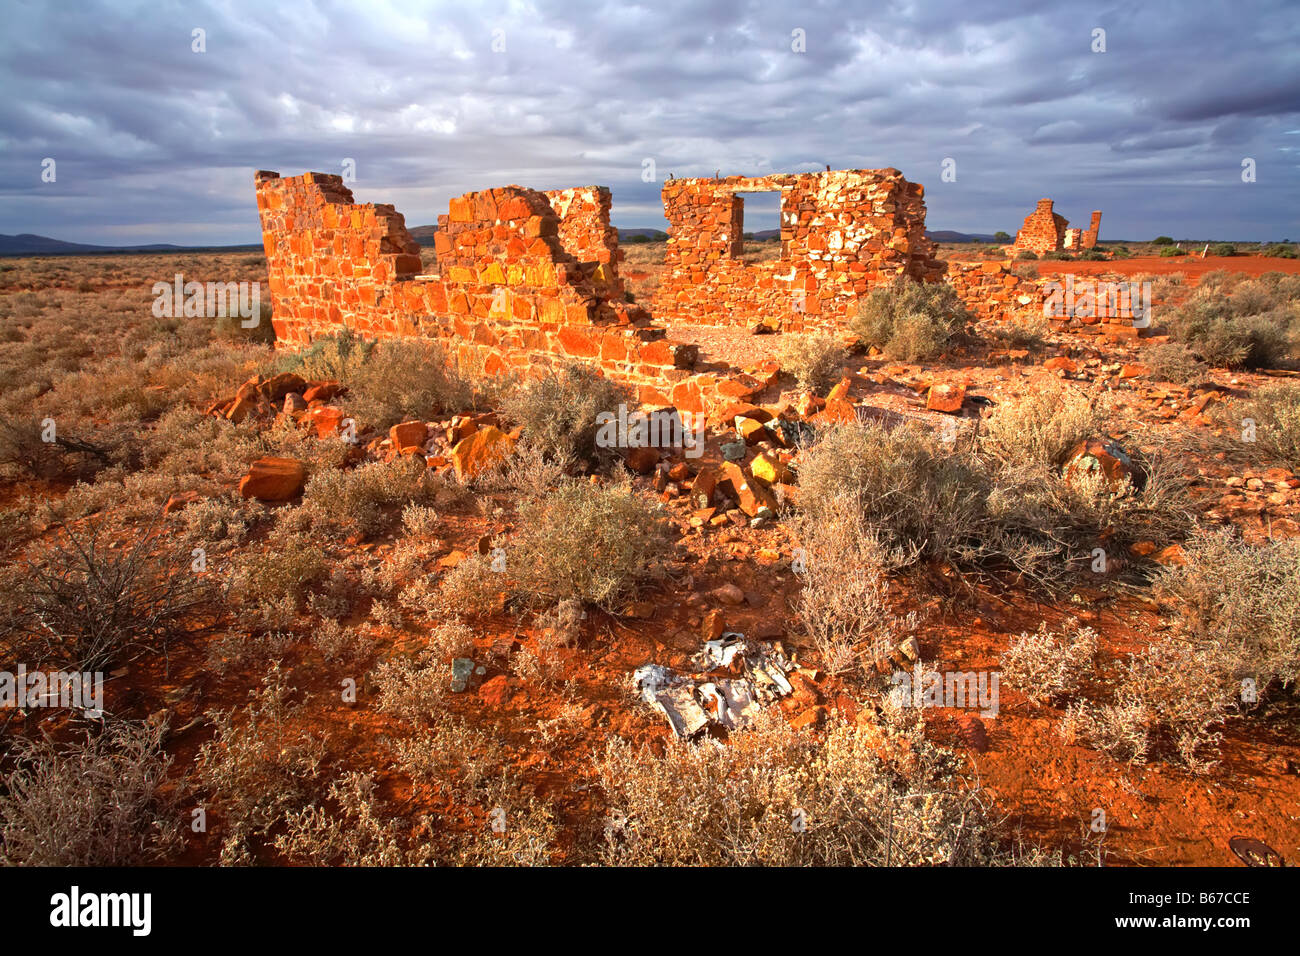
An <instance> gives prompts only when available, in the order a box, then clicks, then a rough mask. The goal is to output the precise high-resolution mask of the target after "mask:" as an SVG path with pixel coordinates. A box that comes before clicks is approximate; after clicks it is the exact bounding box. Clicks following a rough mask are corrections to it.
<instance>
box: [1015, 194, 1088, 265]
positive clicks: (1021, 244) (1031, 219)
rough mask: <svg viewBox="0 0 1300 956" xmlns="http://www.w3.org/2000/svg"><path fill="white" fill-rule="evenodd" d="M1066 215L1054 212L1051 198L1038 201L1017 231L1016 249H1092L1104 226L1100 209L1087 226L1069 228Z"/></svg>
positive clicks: (1045, 250)
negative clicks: (1085, 227) (1088, 226)
mask: <svg viewBox="0 0 1300 956" xmlns="http://www.w3.org/2000/svg"><path fill="white" fill-rule="evenodd" d="M1069 225H1070V222H1069V220H1068V219H1066V218H1065V217H1064V216H1062V215H1060V214H1059V213H1055V212H1053V211H1052V200H1050V199H1040V200H1038V207H1037V208H1036V209H1035V210H1034V211H1033V212H1032V213H1030V214H1029V215H1028V216H1026V217H1025V224H1024V226H1023V227H1022V228H1021V230H1020V231H1019V232H1017V233H1016V241H1015V243H1014V245H1013V246H1012V248H1013V249H1016V250H1021V249H1027V250H1029V251H1030V252H1034V253H1038V254H1039V255H1041V254H1043V253H1045V252H1061V251H1063V250H1065V249H1091V248H1092V247H1093V246H1095V245H1096V244H1097V232H1098V230H1100V229H1101V211H1100V210H1096V209H1094V210H1093V213H1092V225H1091V227H1090V228H1088V229H1070V228H1068V226H1069Z"/></svg>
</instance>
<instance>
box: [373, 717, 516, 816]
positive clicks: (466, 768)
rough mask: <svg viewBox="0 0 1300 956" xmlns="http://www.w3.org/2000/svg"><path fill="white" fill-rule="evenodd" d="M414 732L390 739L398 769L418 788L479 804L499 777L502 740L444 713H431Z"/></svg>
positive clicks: (501, 771)
mask: <svg viewBox="0 0 1300 956" xmlns="http://www.w3.org/2000/svg"><path fill="white" fill-rule="evenodd" d="M424 716H428V717H429V718H430V719H429V720H428V721H427V722H426V721H424V720H423V719H421V720H420V721H419V722H418V724H417V727H416V730H415V733H414V734H412V735H411V736H409V737H404V738H399V739H397V740H390V741H389V743H390V745H391V747H392V750H393V757H394V761H395V763H396V765H397V769H398V770H400V771H401V772H402V773H403V774H405V775H406V776H407V777H408V778H409V779H410V780H411V783H412V784H413V785H415V786H416V787H418V788H420V789H422V790H430V791H436V792H438V793H441V794H443V795H444V796H446V795H452V796H455V797H457V798H459V799H461V800H465V801H478V800H481V799H482V796H483V794H484V793H485V792H487V791H488V790H490V789H491V788H492V787H493V786H494V785H495V784H497V783H498V782H499V781H500V780H501V779H502V778H503V777H506V776H508V774H506V772H505V770H504V765H505V751H504V749H503V748H502V746H501V742H500V739H499V738H498V737H496V736H495V735H489V734H486V733H484V732H483V731H481V730H478V729H476V728H474V727H473V726H471V725H470V724H468V723H466V722H465V721H463V720H461V719H460V718H458V717H454V716H452V715H451V714H449V713H446V712H444V711H431V712H429V714H426V715H424Z"/></svg>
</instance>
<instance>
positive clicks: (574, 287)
mask: <svg viewBox="0 0 1300 956" xmlns="http://www.w3.org/2000/svg"><path fill="white" fill-rule="evenodd" d="M256 184H257V205H258V211H259V214H260V216H261V221H262V239H263V245H264V247H265V250H266V257H267V266H268V271H269V274H270V288H271V304H272V316H273V317H272V324H273V325H274V327H275V332H276V336H277V339H278V340H279V341H280V342H281V343H283V344H284V345H286V346H288V347H290V348H300V347H302V346H304V345H306V344H308V343H309V342H310V341H311V340H312V339H314V338H316V337H318V336H322V335H330V334H334V333H337V332H339V331H341V330H342V329H344V328H345V327H346V328H350V329H352V330H353V331H355V332H357V333H358V334H360V335H363V336H365V337H367V338H384V337H394V336H403V335H406V336H429V337H432V338H435V339H437V340H439V341H440V342H441V343H442V344H443V346H444V348H445V349H446V351H447V354H448V356H449V357H450V358H452V359H454V360H455V361H456V362H457V364H458V365H459V366H460V367H462V368H465V369H468V370H471V371H473V372H476V373H481V374H486V375H506V374H511V373H516V374H520V375H524V376H536V375H541V374H544V373H545V371H547V370H549V369H552V368H555V367H556V366H558V365H560V364H562V363H564V362H566V361H577V362H581V363H585V364H588V365H591V366H595V367H597V368H599V369H600V370H601V371H602V372H603V373H604V374H606V375H608V376H609V377H610V378H611V379H613V380H615V381H618V382H621V383H623V384H626V385H628V386H630V387H631V388H632V389H633V391H634V393H635V395H636V396H637V398H638V400H639V401H640V402H642V403H644V404H647V405H656V406H662V405H669V404H671V405H675V406H676V407H677V408H680V409H682V410H686V411H703V410H705V409H706V408H707V407H708V406H709V405H710V404H713V403H717V402H724V403H725V402H730V401H737V400H744V399H747V398H749V397H752V396H753V395H754V394H756V393H757V392H758V391H759V390H761V389H762V387H764V385H765V384H766V382H765V381H761V380H760V379H758V378H755V377H753V376H751V375H748V374H745V373H742V372H737V371H735V370H731V369H728V370H723V371H718V370H711V369H702V368H701V369H696V365H697V352H698V350H697V348H696V347H695V346H693V345H689V344H687V343H681V342H674V341H671V340H669V339H668V338H667V337H666V332H665V330H664V329H663V328H657V327H655V326H653V325H652V324H651V323H650V322H649V317H648V316H647V315H646V313H645V312H644V310H642V309H639V308H637V307H636V306H632V305H630V304H628V303H626V302H624V301H622V300H621V299H620V298H617V297H615V296H614V294H613V290H614V289H615V288H618V289H621V284H620V283H619V281H618V280H617V260H618V257H619V256H618V249H617V238H616V234H615V233H613V231H612V230H610V229H608V228H602V229H598V230H593V229H592V228H591V219H590V217H591V216H593V215H595V216H596V218H597V220H598V219H599V217H600V216H602V215H603V216H605V221H606V222H607V215H608V202H607V197H608V191H607V190H601V189H600V188H599V187H590V188H588V189H585V190H563V191H561V193H562V194H568V193H574V194H575V195H574V197H573V198H574V202H573V203H571V204H569V205H568V207H567V208H568V212H569V216H571V217H573V218H572V221H571V222H569V223H568V224H567V226H566V225H565V223H564V222H562V220H561V217H560V216H559V215H558V214H557V213H556V211H555V209H554V208H553V207H552V205H551V201H550V199H548V197H547V195H546V194H544V193H541V192H537V191H535V190H531V189H524V188H522V187H519V186H506V187H502V188H499V189H489V190H483V191H480V192H474V193H468V194H466V195H464V196H460V197H457V198H456V199H453V200H452V201H451V203H450V205H449V210H448V213H447V214H446V216H443V217H439V223H440V228H439V231H438V233H437V235H436V237H435V248H436V250H437V254H438V268H439V272H438V274H431V275H422V274H420V270H421V268H422V267H421V263H420V256H419V246H418V245H417V244H416V243H415V241H414V240H413V239H411V237H410V235H409V234H408V233H407V231H406V226H405V222H404V220H403V218H402V216H401V215H400V214H399V213H397V212H395V211H394V210H393V207H392V206H387V205H376V204H369V203H367V204H358V203H354V202H353V198H352V193H351V191H350V190H348V189H347V188H346V187H345V186H344V185H343V182H342V179H341V178H340V177H338V176H333V175H327V174H323V173H307V174H305V175H302V176H296V177H288V178H281V177H280V176H279V174H277V173H273V172H266V171H263V172H259V173H258V174H257V177H256ZM602 196H603V197H604V198H602ZM584 197H591V198H589V199H588V198H584ZM562 205H563V203H562ZM565 240H567V241H569V242H573V243H574V244H575V251H576V253H577V254H576V255H575V254H573V252H571V251H569V250H568V249H566V248H565V246H564V241H565ZM588 256H592V257H593V258H587V257H588ZM602 257H603V258H604V261H603V262H602V261H601V260H602ZM593 263H595V264H596V266H595V267H593V265H592V264H593ZM602 266H603V267H604V268H605V270H606V272H605V273H604V275H605V276H606V277H607V278H603V279H602V278H601V277H600V276H595V278H593V274H594V273H599V272H600V271H601V270H600V267H602Z"/></svg>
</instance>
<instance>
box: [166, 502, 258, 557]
mask: <svg viewBox="0 0 1300 956" xmlns="http://www.w3.org/2000/svg"><path fill="white" fill-rule="evenodd" d="M181 521H182V522H183V523H184V525H185V531H186V533H187V534H188V535H189V536H190V537H192V538H193V539H194V540H196V541H199V542H202V543H203V544H205V545H209V546H211V545H221V544H230V545H235V544H239V543H240V541H242V540H243V537H244V534H245V533H246V532H247V531H248V527H249V525H250V524H251V523H252V520H251V518H250V516H248V515H247V514H246V512H245V511H244V508H243V507H242V506H241V505H240V504H238V503H236V502H234V501H231V500H229V499H223V498H207V499H204V500H203V501H196V502H195V503H194V504H192V505H189V506H188V507H186V508H185V509H184V510H183V511H182V512H181Z"/></svg>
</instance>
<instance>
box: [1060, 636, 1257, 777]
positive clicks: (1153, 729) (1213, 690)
mask: <svg viewBox="0 0 1300 956" xmlns="http://www.w3.org/2000/svg"><path fill="white" fill-rule="evenodd" d="M1226 663H1228V662H1227V661H1224V660H1221V659H1217V655H1216V654H1215V653H1214V651H1213V649H1211V648H1209V647H1205V646H1202V647H1196V646H1194V645H1192V644H1190V643H1188V642H1187V641H1184V640H1181V639H1180V638H1178V637H1177V636H1173V635H1167V634H1162V635H1160V636H1158V637H1157V638H1156V639H1155V640H1153V641H1152V642H1151V643H1150V644H1149V645H1148V646H1147V647H1146V648H1144V649H1143V650H1142V651H1141V652H1139V653H1137V654H1133V655H1132V656H1130V657H1129V658H1128V659H1127V660H1126V661H1125V662H1124V665H1123V668H1122V671H1121V675H1120V679H1119V682H1118V686H1117V687H1116V690H1115V696H1114V700H1113V701H1110V702H1108V703H1103V704H1099V705H1097V706H1095V707H1094V706H1083V707H1080V708H1079V709H1078V711H1077V712H1076V713H1075V714H1074V716H1073V720H1072V725H1073V728H1074V732H1075V733H1076V734H1077V735H1079V736H1082V737H1083V738H1085V739H1087V740H1088V741H1090V742H1091V743H1093V744H1095V745H1096V746H1097V747H1099V748H1100V749H1102V750H1104V751H1106V752H1107V753H1109V754H1110V755H1111V756H1113V757H1116V758H1118V759H1122V760H1129V761H1132V762H1134V763H1140V762H1142V761H1145V760H1146V759H1147V758H1148V756H1149V755H1150V754H1151V753H1153V752H1155V751H1157V750H1171V751H1172V752H1173V753H1174V754H1176V755H1177V757H1178V758H1179V759H1180V760H1181V761H1182V762H1183V763H1184V764H1185V765H1187V767H1188V768H1189V769H1191V770H1192V771H1194V772H1199V773H1203V772H1205V771H1206V770H1209V769H1210V768H1211V767H1213V766H1214V763H1215V761H1214V760H1213V758H1212V754H1213V752H1214V750H1215V748H1216V746H1217V745H1218V743H1219V741H1220V740H1221V739H1222V734H1221V733H1218V732H1217V731H1216V730H1215V729H1214V728H1215V727H1217V726H1220V725H1222V723H1223V722H1224V721H1225V720H1226V719H1227V718H1228V716H1229V714H1230V713H1231V711H1232V709H1233V708H1234V706H1235V703H1234V695H1235V694H1239V693H1240V688H1239V687H1235V688H1234V687H1233V685H1232V683H1231V682H1230V681H1229V680H1226V679H1225V678H1226V677H1227V673H1226V671H1225V666H1224V665H1225V664H1226Z"/></svg>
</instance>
